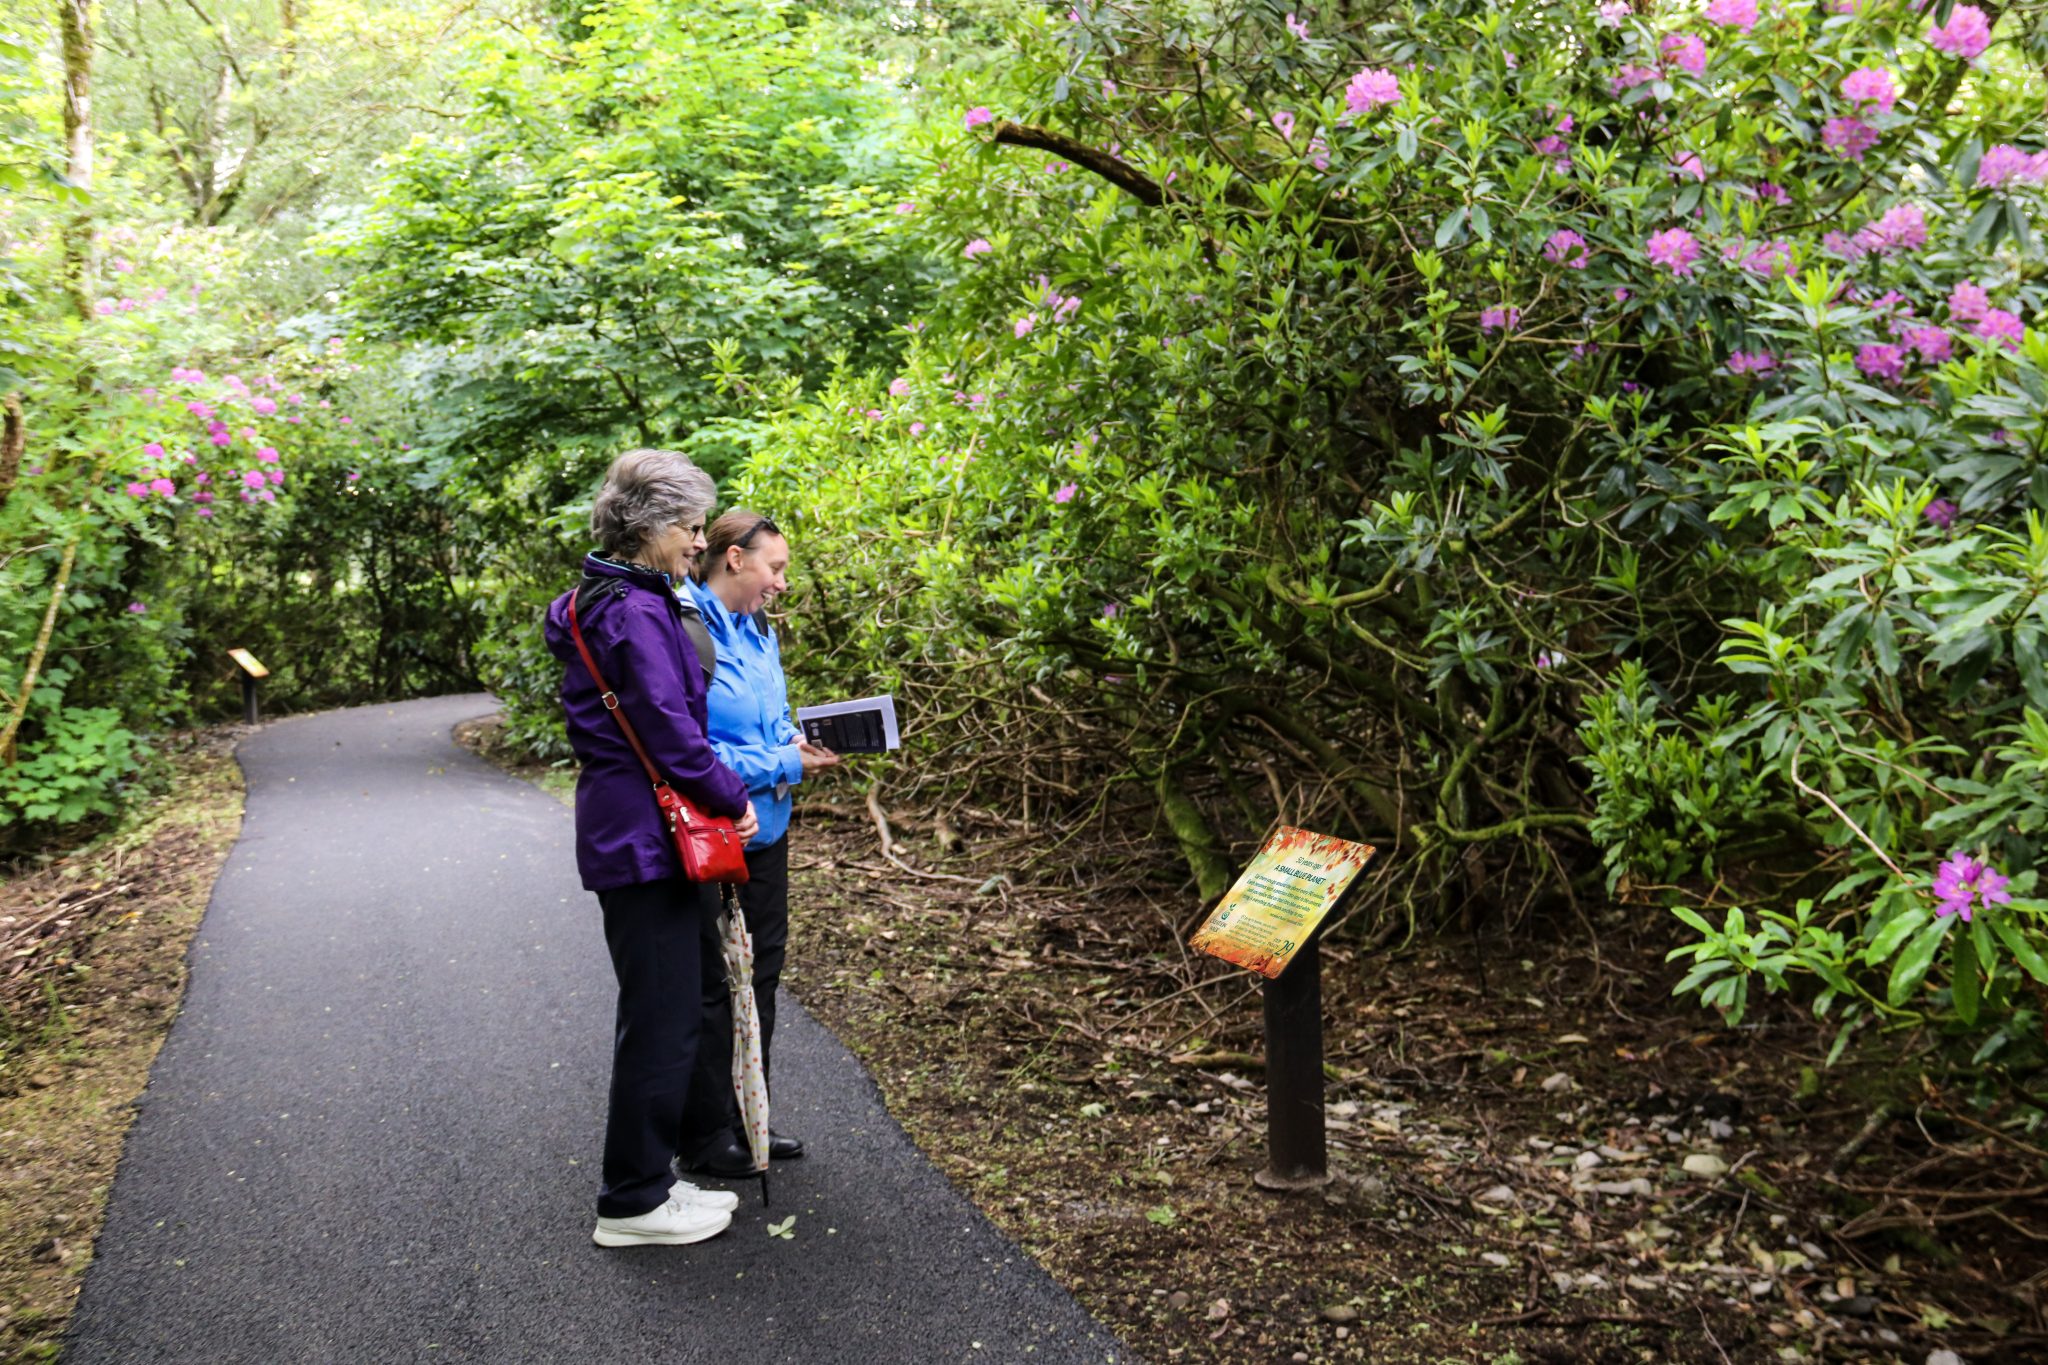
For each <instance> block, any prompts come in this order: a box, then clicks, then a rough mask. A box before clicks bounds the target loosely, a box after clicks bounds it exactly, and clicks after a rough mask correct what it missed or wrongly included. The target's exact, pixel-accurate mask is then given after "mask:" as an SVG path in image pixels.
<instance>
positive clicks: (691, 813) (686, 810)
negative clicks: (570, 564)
mask: <svg viewBox="0 0 2048 1365" xmlns="http://www.w3.org/2000/svg"><path fill="white" fill-rule="evenodd" d="M579 591H580V590H579ZM576 597H577V592H571V593H570V594H569V633H570V634H571V635H573V636H575V637H576V652H577V653H579V654H581V655H582V656H583V666H584V667H585V668H587V669H589V670H590V677H591V680H592V681H593V682H595V683H596V684H597V690H598V700H600V701H602V702H603V703H604V709H605V710H607V711H609V712H611V713H612V715H613V716H614V717H616V718H617V720H618V722H619V728H620V729H621V730H624V731H625V732H626V743H628V744H630V745H632V746H633V752H634V753H636V754H638V755H639V756H640V766H641V767H643V768H645V769H647V777H648V780H649V781H651V782H653V783H654V800H655V802H656V804H658V805H659V806H660V807H661V813H662V817H663V818H664V819H666V820H667V821H668V832H669V836H670V837H671V838H673V839H674V840H675V842H676V857H678V858H680V859H681V860H682V864H683V875H684V876H685V877H687V878H689V879H690V880H691V881H693V882H733V883H735V884H737V883H741V882H744V881H746V879H747V851H746V843H745V841H743V840H742V839H741V838H740V836H739V832H738V830H737V829H735V828H734V826H733V823H732V820H731V818H730V817H728V816H724V815H706V814H705V813H704V811H703V810H702V809H700V808H699V807H698V805H697V803H696V802H694V801H692V800H691V799H690V798H689V797H687V796H684V795H683V794H682V793H681V792H679V791H677V790H676V789H675V788H674V787H671V786H670V785H669V784H668V783H667V782H664V781H663V780H662V777H661V774H660V773H659V772H657V771H655V767H654V760H653V759H651V758H649V757H648V756H647V750H646V748H645V746H643V745H642V744H641V743H640V736H639V735H638V734H636V733H634V730H633V722H632V721H630V720H627V719H626V713H625V711H624V710H623V709H622V708H621V707H620V706H619V694H618V693H616V692H614V691H612V689H611V686H610V684H608V683H606V682H605V680H604V674H602V673H600V672H598V671H597V660H596V659H593V658H592V657H590V646H589V645H586V644H584V643H583V627H582V625H581V624H579V623H578V621H577V620H576Z"/></svg>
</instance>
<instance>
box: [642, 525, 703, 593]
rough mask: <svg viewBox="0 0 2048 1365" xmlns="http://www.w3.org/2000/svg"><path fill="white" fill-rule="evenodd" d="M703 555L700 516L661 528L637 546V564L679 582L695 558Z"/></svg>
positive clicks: (695, 561)
mask: <svg viewBox="0 0 2048 1365" xmlns="http://www.w3.org/2000/svg"><path fill="white" fill-rule="evenodd" d="M703 553H704V518H703V517H702V516H701V515H700V516H695V517H692V518H690V520H688V521H686V522H684V521H679V522H677V523H676V524H675V525H673V526H668V527H664V528H663V529H662V530H661V532H660V533H659V534H658V535H653V536H650V537H648V538H647V539H646V540H645V541H643V542H641V545H640V560H641V562H643V563H645V564H647V565H648V566H649V567H651V568H656V569H660V570H661V571H662V572H664V573H666V574H667V575H668V576H669V577H670V578H673V579H675V580H676V581H677V582H679V583H680V582H681V581H682V580H683V579H685V578H687V577H688V576H689V574H690V571H691V570H692V569H694V568H696V567H697V556H698V555H701V554H703Z"/></svg>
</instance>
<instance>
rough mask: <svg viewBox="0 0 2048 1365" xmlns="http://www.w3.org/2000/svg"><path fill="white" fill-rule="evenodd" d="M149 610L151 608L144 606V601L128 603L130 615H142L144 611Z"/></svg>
mask: <svg viewBox="0 0 2048 1365" xmlns="http://www.w3.org/2000/svg"><path fill="white" fill-rule="evenodd" d="M148 610H149V608H148V607H145V606H144V605H142V603H140V602H130V603H129V604H128V614H129V615H130V616H140V615H142V614H143V613H144V612H146V611H148Z"/></svg>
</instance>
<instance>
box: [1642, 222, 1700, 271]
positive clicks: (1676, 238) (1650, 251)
mask: <svg viewBox="0 0 2048 1365" xmlns="http://www.w3.org/2000/svg"><path fill="white" fill-rule="evenodd" d="M1643 245H1644V251H1645V254H1647V255H1648V256H1649V258H1650V264H1651V265H1661V266H1663V267H1664V268H1665V269H1667V270H1669V271H1670V272H1671V273H1672V274H1674V275H1690V274H1692V267H1693V262H1695V261H1697V260H1699V258H1700V244H1699V243H1698V242H1697V241H1695V240H1693V235H1692V234H1691V233H1690V232H1687V231H1686V230H1685V229H1684V228H1665V229H1664V230H1663V231H1662V232H1653V233H1651V234H1650V240H1649V241H1647V242H1645V243H1644V244H1643Z"/></svg>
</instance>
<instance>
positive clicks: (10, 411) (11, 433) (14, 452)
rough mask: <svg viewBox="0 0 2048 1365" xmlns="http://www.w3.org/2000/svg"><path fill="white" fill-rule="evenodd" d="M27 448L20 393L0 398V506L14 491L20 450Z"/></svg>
mask: <svg viewBox="0 0 2048 1365" xmlns="http://www.w3.org/2000/svg"><path fill="white" fill-rule="evenodd" d="M27 449H28V422H27V420H26V419H25V418H24V417H23V416H22V412H21V395H20V394H18V393H10V394H8V395H7V396H6V397H5V398H0V508H4V507H6V506H7V499H8V498H9V497H10V496H12V495H13V493H14V481H15V480H16V479H18V478H20V477H21V456H22V452H23V451H25V450H27Z"/></svg>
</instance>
